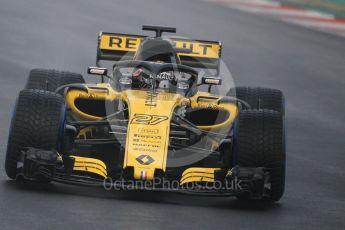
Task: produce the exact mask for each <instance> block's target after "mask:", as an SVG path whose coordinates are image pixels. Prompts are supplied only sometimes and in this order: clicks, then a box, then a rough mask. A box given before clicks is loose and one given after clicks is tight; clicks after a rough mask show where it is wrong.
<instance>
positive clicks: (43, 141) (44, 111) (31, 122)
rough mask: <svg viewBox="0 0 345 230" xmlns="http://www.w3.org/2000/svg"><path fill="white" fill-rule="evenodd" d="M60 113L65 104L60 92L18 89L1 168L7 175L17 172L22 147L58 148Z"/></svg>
mask: <svg viewBox="0 0 345 230" xmlns="http://www.w3.org/2000/svg"><path fill="white" fill-rule="evenodd" d="M64 116H65V104H64V100H63V98H62V97H61V95H59V94H56V93H53V92H48V91H43V90H33V89H29V90H22V91H20V93H19V97H18V99H17V102H16V106H15V108H14V113H13V116H12V120H11V126H10V132H9V137H8V143H7V152H6V159H5V170H6V174H7V176H8V177H9V178H11V179H15V178H16V176H17V173H18V172H20V169H19V168H18V162H20V161H21V159H20V151H21V150H23V148H25V147H33V148H39V149H43V150H59V148H60V147H61V146H59V145H60V139H61V137H62V134H63V130H64ZM39 181H40V182H46V181H47V180H46V178H42V179H41V180H39Z"/></svg>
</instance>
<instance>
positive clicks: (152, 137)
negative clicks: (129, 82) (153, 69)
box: [124, 90, 181, 180]
mask: <svg viewBox="0 0 345 230" xmlns="http://www.w3.org/2000/svg"><path fill="white" fill-rule="evenodd" d="M126 98H127V103H128V108H129V124H128V129H127V140H126V149H125V159H124V168H126V167H129V166H131V167H133V168H134V178H133V179H141V180H152V179H153V177H154V172H155V170H156V169H161V170H163V171H165V169H166V159H167V153H168V145H169V132H170V122H171V117H172V114H173V112H174V110H175V108H176V106H178V105H179V103H180V102H181V96H180V95H179V94H171V93H164V92H161V93H157V92H152V91H144V90H129V91H128V92H127V93H126Z"/></svg>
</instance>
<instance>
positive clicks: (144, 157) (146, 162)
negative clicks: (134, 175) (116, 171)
mask: <svg viewBox="0 0 345 230" xmlns="http://www.w3.org/2000/svg"><path fill="white" fill-rule="evenodd" d="M136 160H137V161H138V162H139V163H140V164H142V165H149V164H151V163H153V162H154V161H155V159H153V158H152V157H151V156H149V155H140V156H138V157H137V158H136Z"/></svg>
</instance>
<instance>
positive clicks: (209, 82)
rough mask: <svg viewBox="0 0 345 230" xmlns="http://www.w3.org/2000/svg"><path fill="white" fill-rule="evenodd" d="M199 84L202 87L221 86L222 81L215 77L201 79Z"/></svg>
mask: <svg viewBox="0 0 345 230" xmlns="http://www.w3.org/2000/svg"><path fill="white" fill-rule="evenodd" d="M201 84H204V85H221V84H222V79H220V78H217V77H202V78H201Z"/></svg>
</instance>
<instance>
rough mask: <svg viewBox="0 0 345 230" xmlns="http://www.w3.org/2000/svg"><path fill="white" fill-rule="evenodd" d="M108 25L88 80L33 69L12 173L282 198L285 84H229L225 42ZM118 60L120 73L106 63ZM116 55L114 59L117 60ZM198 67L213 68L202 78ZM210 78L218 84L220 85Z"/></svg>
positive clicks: (13, 132) (11, 153) (18, 118)
mask: <svg viewBox="0 0 345 230" xmlns="http://www.w3.org/2000/svg"><path fill="white" fill-rule="evenodd" d="M143 29H144V30H149V31H154V32H155V33H156V35H155V36H153V37H147V36H138V35H128V34H116V33H103V32H102V33H100V35H99V37H98V48H97V62H96V63H97V64H96V67H89V68H88V74H90V75H97V76H99V77H100V83H97V84H86V83H85V81H84V79H83V77H82V75H80V74H77V73H72V72H68V71H56V70H46V69H33V70H31V72H30V75H29V77H28V80H27V84H26V86H25V89H24V90H22V91H20V93H19V96H18V98H17V101H16V105H15V108H14V112H13V117H12V121H11V126H10V132H9V138H8V145H7V154H6V162H5V169H6V173H7V175H8V177H10V178H11V179H18V180H19V179H22V180H25V181H29V182H30V181H35V182H42V183H47V182H50V181H56V182H62V183H69V184H76V185H87V186H104V187H107V188H108V187H111V188H115V189H123V190H126V189H139V190H140V189H146V190H157V191H170V192H181V193H187V194H196V195H209V196H236V197H238V198H239V199H240V200H249V199H256V200H261V201H278V200H279V199H280V198H281V197H282V195H283V193H284V185H285V126H284V116H285V114H284V113H285V111H284V110H285V109H284V107H285V104H284V96H283V94H282V92H281V91H279V90H274V89H267V88H261V87H232V88H228V92H226V93H224V95H219V94H217V93H212V89H214V88H215V87H220V84H221V83H222V80H224V79H221V77H219V69H220V58H221V49H222V45H221V43H220V42H216V41H203V40H190V39H185V38H178V37H165V36H164V37H163V36H162V33H163V32H170V33H174V32H176V29H175V28H170V27H160V26H143ZM104 61H112V62H113V63H112V64H113V67H112V70H111V71H109V72H110V73H108V69H107V68H104V67H100V66H101V64H100V63H101V62H104ZM108 63H109V62H108ZM200 70H210V72H212V71H213V73H214V74H212V75H205V74H204V75H203V76H201V74H200V73H201V72H202V71H200ZM212 87H213V88H212Z"/></svg>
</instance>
